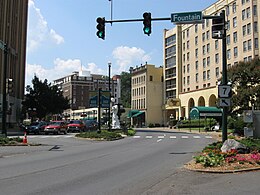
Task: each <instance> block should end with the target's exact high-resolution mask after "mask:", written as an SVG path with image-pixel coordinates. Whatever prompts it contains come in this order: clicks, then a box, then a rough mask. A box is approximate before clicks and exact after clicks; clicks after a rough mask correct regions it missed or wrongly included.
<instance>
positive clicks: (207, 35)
mask: <svg viewBox="0 0 260 195" xmlns="http://www.w3.org/2000/svg"><path fill="white" fill-rule="evenodd" d="M206 37H207V40H209V30H208V31H207V33H206Z"/></svg>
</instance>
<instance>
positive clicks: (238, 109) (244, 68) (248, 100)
mask: <svg viewBox="0 0 260 195" xmlns="http://www.w3.org/2000/svg"><path fill="white" fill-rule="evenodd" d="M227 75H228V78H229V79H230V81H231V82H232V88H233V89H234V93H233V95H232V104H233V108H232V113H233V114H238V113H239V114H241V113H242V112H243V110H251V109H252V107H253V106H255V107H259V106H260V98H259V97H260V59H259V58H256V59H253V60H252V61H249V62H239V63H238V64H236V65H234V66H232V67H231V68H229V69H228V71H227Z"/></svg>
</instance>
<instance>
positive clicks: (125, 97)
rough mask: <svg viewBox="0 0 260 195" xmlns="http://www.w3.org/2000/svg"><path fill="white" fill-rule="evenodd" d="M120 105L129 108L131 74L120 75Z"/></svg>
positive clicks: (123, 73)
mask: <svg viewBox="0 0 260 195" xmlns="http://www.w3.org/2000/svg"><path fill="white" fill-rule="evenodd" d="M120 76H121V103H122V105H123V106H124V107H125V108H130V107H131V74H130V73H128V72H122V73H121V75H120Z"/></svg>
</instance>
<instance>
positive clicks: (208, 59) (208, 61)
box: [207, 57, 210, 66]
mask: <svg viewBox="0 0 260 195" xmlns="http://www.w3.org/2000/svg"><path fill="white" fill-rule="evenodd" d="M209 65H210V57H207V66H209Z"/></svg>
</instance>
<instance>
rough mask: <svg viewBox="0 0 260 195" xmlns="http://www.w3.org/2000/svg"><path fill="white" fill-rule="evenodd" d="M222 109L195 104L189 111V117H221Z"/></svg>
mask: <svg viewBox="0 0 260 195" xmlns="http://www.w3.org/2000/svg"><path fill="white" fill-rule="evenodd" d="M221 116H222V110H221V109H219V108H217V107H205V106H197V107H193V108H192V109H191V111H190V118H191V119H199V118H200V117H212V118H214V117H221Z"/></svg>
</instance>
